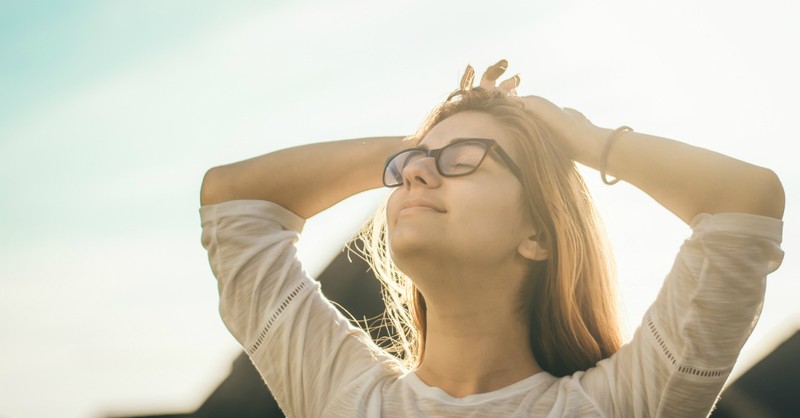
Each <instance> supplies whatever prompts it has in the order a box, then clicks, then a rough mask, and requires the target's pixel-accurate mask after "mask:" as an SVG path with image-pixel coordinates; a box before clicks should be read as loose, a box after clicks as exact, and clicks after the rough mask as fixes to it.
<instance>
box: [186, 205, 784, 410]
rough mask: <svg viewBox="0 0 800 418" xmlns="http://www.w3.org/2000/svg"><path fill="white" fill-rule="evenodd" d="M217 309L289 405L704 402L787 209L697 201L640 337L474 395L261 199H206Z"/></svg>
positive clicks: (749, 311)
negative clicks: (557, 372)
mask: <svg viewBox="0 0 800 418" xmlns="http://www.w3.org/2000/svg"><path fill="white" fill-rule="evenodd" d="M200 215H201V219H202V226H203V234H202V243H203V246H204V247H205V248H206V249H207V250H208V257H209V260H210V263H211V268H212V270H213V272H214V275H215V276H216V277H217V279H218V284H219V292H220V314H221V316H222V319H223V321H224V323H225V325H226V326H227V327H228V329H229V330H230V332H231V333H232V334H233V336H234V337H235V338H236V339H237V340H238V341H239V342H240V343H241V344H242V346H243V347H244V349H245V350H246V352H247V354H248V355H249V356H250V359H251V360H252V362H253V364H254V365H255V366H256V368H257V369H258V371H259V372H260V373H261V375H262V377H263V378H264V380H265V381H266V382H267V385H268V386H269V388H270V390H271V391H272V394H273V396H275V399H276V400H277V401H278V404H279V405H280V407H281V408H282V409H283V411H284V413H285V414H286V415H287V416H290V417H378V416H385V417H412V416H413V417H418V416H436V417H522V416H525V417H530V416H534V417H578V416H580V417H648V416H657V417H695V416H706V415H707V414H708V413H709V412H710V410H711V408H712V406H713V405H714V402H715V401H716V398H717V395H718V394H719V392H720V390H721V388H722V385H723V383H724V382H725V379H727V377H728V375H729V374H730V372H731V369H732V367H733V365H734V362H735V361H736V357H737V356H738V354H739V350H741V348H742V346H743V345H744V342H745V341H746V340H747V338H748V336H749V335H750V332H751V330H752V328H753V326H754V325H755V323H756V320H757V319H758V315H759V313H760V311H761V304H762V302H763V298H764V289H765V277H766V275H767V274H768V273H770V272H772V271H774V270H775V269H776V268H777V267H778V266H779V265H780V263H781V260H782V258H783V252H782V250H781V249H780V242H781V233H782V228H783V223H782V222H781V221H780V220H777V219H773V218H767V217H762V216H756V215H748V214H737V213H723V214H717V215H708V214H702V215H698V216H697V217H696V218H695V219H694V221H693V222H692V225H691V226H692V230H693V233H692V236H691V237H690V238H689V239H688V240H686V241H685V242H684V244H683V245H682V246H681V249H680V253H679V254H678V256H677V259H676V261H675V264H674V266H673V268H672V271H671V272H670V273H669V275H668V276H667V277H666V279H665V281H664V285H663V288H662V289H661V291H660V293H659V295H658V297H657V298H656V301H655V302H654V303H653V305H652V306H651V307H650V308H649V310H648V311H647V313H646V315H645V317H644V319H643V321H642V324H641V326H640V327H639V328H638V329H637V331H636V333H635V334H634V336H633V338H632V340H631V341H630V342H629V343H628V344H626V345H624V346H623V347H622V349H621V350H620V351H619V352H617V353H616V354H614V355H613V356H611V357H610V358H608V359H605V360H603V361H600V362H599V363H597V365H596V366H595V367H593V368H591V369H589V370H587V371H585V372H577V373H575V374H573V375H571V376H565V377H562V378H556V377H554V376H552V375H550V374H548V373H546V372H540V373H537V374H534V375H533V376H530V377H528V378H526V379H524V380H521V381H519V382H517V383H514V384H512V385H510V386H507V387H505V388H502V389H499V390H496V391H493V392H488V393H481V394H476V395H470V396H466V397H463V398H454V397H452V396H450V395H448V394H447V393H445V392H444V391H443V390H441V389H439V388H436V387H430V386H428V385H426V384H425V383H424V382H422V381H421V380H420V379H419V378H418V377H417V376H416V374H415V373H414V372H413V371H408V370H404V369H403V368H402V367H401V366H400V365H399V363H398V362H397V361H396V360H395V359H394V358H393V357H392V356H390V355H388V354H386V353H385V352H383V351H381V350H380V349H379V348H378V347H377V346H375V344H374V343H373V342H372V340H371V339H370V337H369V335H368V334H366V333H365V332H364V331H362V330H361V329H359V328H356V327H354V326H353V325H351V323H350V321H349V320H348V319H347V318H346V317H344V316H343V315H342V314H341V313H340V312H339V311H338V310H337V309H336V308H335V307H334V306H333V305H332V303H331V302H330V301H329V300H328V299H326V298H325V296H324V295H323V294H322V293H321V292H320V285H319V283H318V282H316V281H315V280H313V279H312V278H310V277H308V275H307V274H306V273H305V271H304V270H303V267H302V266H301V265H300V262H299V261H298V259H297V255H296V250H295V245H294V244H295V243H296V241H297V239H298V237H299V233H300V231H301V229H302V227H303V224H304V220H303V219H302V218H300V217H298V216H297V215H295V214H293V213H292V212H290V211H288V210H286V209H284V208H283V207H281V206H279V205H277V204H274V203H270V202H264V201H255V200H244V201H230V202H224V203H220V204H216V205H208V206H203V207H202V208H201V209H200Z"/></svg>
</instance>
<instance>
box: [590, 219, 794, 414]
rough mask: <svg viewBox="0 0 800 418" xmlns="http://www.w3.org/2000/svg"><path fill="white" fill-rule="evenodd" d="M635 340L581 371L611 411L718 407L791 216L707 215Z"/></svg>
mask: <svg viewBox="0 0 800 418" xmlns="http://www.w3.org/2000/svg"><path fill="white" fill-rule="evenodd" d="M691 227H692V231H693V232H692V235H691V237H690V238H689V239H688V240H686V241H685V242H684V243H683V245H682V246H681V250H680V252H679V254H678V256H677V258H676V260H675V263H674V265H673V267H672V270H671V271H670V273H669V274H668V276H667V277H666V279H665V281H664V284H663V286H662V288H661V291H660V292H659V294H658V297H657V298H656V301H655V302H654V303H653V305H651V306H650V308H649V309H648V311H647V313H646V314H645V317H644V319H643V321H642V324H641V325H640V327H639V328H638V329H637V330H636V332H635V334H634V337H633V339H632V340H631V342H630V343H628V344H626V345H625V346H623V347H622V348H621V349H620V351H619V352H617V353H616V354H614V355H613V356H611V357H610V358H608V359H605V360H603V361H601V362H599V363H598V364H597V366H596V367H595V368H592V369H590V370H588V371H587V372H586V373H585V374H582V373H579V374H578V375H577V376H576V377H577V378H579V379H580V380H581V386H582V387H583V388H584V390H586V392H587V394H588V395H589V396H591V397H592V398H594V399H595V401H596V402H597V404H598V405H599V406H600V408H601V409H603V410H605V411H606V413H607V414H608V415H609V416H636V417H690V416H691V417H694V416H698V417H699V416H707V415H708V413H709V412H710V411H711V409H712V407H713V406H714V403H715V402H716V399H717V396H718V394H719V392H720V390H721V389H722V386H723V384H724V383H725V380H726V379H727V378H728V376H729V375H730V373H731V370H732V369H733V365H734V363H735V362H736V359H737V357H738V355H739V352H740V350H741V349H742V346H743V345H744V343H745V341H746V340H747V338H748V337H749V336H750V333H751V331H752V330H753V327H754V326H755V324H756V322H757V320H758V317H759V315H760V313H761V307H762V303H763V300H764V292H765V287H766V276H767V274H769V273H771V272H773V271H774V270H775V269H777V268H778V266H779V265H780V263H781V261H782V259H783V251H782V250H781V249H780V242H781V238H782V237H781V235H782V228H783V222H782V221H780V220H778V219H774V218H768V217H763V216H757V215H750V214H741V213H721V214H715V215H709V214H701V215H698V216H697V217H695V219H694V220H693V221H692V223H691Z"/></svg>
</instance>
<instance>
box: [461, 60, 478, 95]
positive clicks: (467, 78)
mask: <svg viewBox="0 0 800 418" xmlns="http://www.w3.org/2000/svg"><path fill="white" fill-rule="evenodd" d="M474 80H475V70H474V69H473V68H472V66H471V65H469V64H467V69H466V70H464V75H463V76H461V84H460V87H461V90H463V91H467V90H469V89H471V88H472V83H473V81H474Z"/></svg>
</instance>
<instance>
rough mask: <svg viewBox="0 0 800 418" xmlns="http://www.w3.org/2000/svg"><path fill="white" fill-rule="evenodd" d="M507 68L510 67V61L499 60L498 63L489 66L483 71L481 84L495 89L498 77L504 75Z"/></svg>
mask: <svg viewBox="0 0 800 418" xmlns="http://www.w3.org/2000/svg"><path fill="white" fill-rule="evenodd" d="M506 68H508V61H506V60H500V61H497V63H496V64H494V65H492V66H490V67H489V68H487V69H486V71H485V72H484V73H483V77H481V84H480V86H481V87H483V88H485V89H488V90H491V89H494V84H495V82H496V81H497V79H498V78H500V76H501V75H503V73H504V72H505V71H506Z"/></svg>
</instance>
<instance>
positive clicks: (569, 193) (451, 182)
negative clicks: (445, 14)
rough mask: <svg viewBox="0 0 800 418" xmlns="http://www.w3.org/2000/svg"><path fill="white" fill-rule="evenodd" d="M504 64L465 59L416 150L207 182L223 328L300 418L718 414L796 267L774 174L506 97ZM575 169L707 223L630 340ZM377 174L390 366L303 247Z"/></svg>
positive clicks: (276, 161)
mask: <svg viewBox="0 0 800 418" xmlns="http://www.w3.org/2000/svg"><path fill="white" fill-rule="evenodd" d="M506 66H507V63H506V62H505V61H500V62H498V63H497V64H495V65H494V66H492V67H489V69H488V70H487V71H486V73H485V74H484V75H483V77H482V79H481V81H480V84H479V87H477V88H472V86H473V74H474V72H473V71H472V69H471V67H468V68H467V72H466V73H465V75H464V78H463V79H462V82H461V88H460V89H459V90H458V91H456V92H455V93H454V94H453V95H451V97H450V98H449V99H448V100H447V101H446V102H445V103H444V104H443V105H441V106H440V107H438V108H437V109H435V110H434V112H433V113H432V114H431V116H430V118H429V119H428V120H427V121H426V123H424V124H423V126H422V127H421V129H420V130H419V132H418V133H417V134H416V135H413V136H411V137H409V138H406V139H403V138H400V137H383V138H369V139H356V140H349V141H338V142H325V143H319V144H314V145H307V146H301V147H296V148H291V149H286V150H282V151H278V152H274V153H271V154H267V155H264V156H261V157H257V158H253V159H250V160H246V161H242V162H239V163H235V164H230V165H226V166H222V167H217V168H214V169H212V170H210V171H209V172H208V173H207V174H206V177H205V179H204V181H203V187H202V193H201V203H202V208H201V209H200V213H201V218H202V222H203V237H202V240H203V245H204V247H205V248H206V249H207V250H208V251H209V259H210V262H211V267H212V269H213V271H214V274H215V275H216V277H217V278H218V282H219V290H220V311H221V315H222V318H223V320H224V322H225V324H226V326H227V327H228V328H229V330H230V331H231V333H232V334H233V335H234V336H235V337H236V338H237V340H238V341H239V342H240V343H241V344H242V345H243V347H244V348H245V349H246V351H247V353H248V355H249V356H250V358H251V360H252V361H253V363H254V364H255V366H256V367H257V368H258V370H259V371H260V373H261V374H262V376H263V377H264V379H265V381H266V382H267V384H268V385H269V387H270V389H271V391H272V393H273V395H274V396H275V398H276V399H277V400H278V403H279V404H280V406H281V408H282V409H283V410H284V411H285V412H286V414H287V415H288V416H302V417H318V416H347V417H353V416H369V417H372V416H453V417H464V416H476V417H478V416H480V417H483V416H504V417H505V416H549V417H561V416H592V417H594V416H606V417H608V416H623V417H628V416H630V417H633V416H635V417H642V416H664V417H673V416H681V417H689V416H705V415H707V414H708V412H709V410H710V409H711V408H712V406H713V404H714V402H715V399H716V396H717V394H718V393H719V391H720V389H721V388H722V385H723V383H724V382H725V379H726V378H727V376H728V375H729V373H730V371H731V369H732V366H733V364H734V362H735V360H736V357H737V355H738V353H739V350H740V349H741V347H742V345H743V344H744V342H745V340H746V339H747V337H748V335H749V333H750V331H751V330H752V327H753V325H754V323H755V320H756V319H757V317H758V314H759V312H760V307H761V303H762V301H763V294H764V286H765V276H766V275H767V274H768V273H770V272H771V271H774V270H775V269H776V268H777V267H778V265H779V264H780V261H781V259H782V255H783V253H782V251H781V250H780V246H779V244H780V239H781V230H782V222H781V221H780V218H781V217H782V215H783V207H784V196H783V189H782V186H781V183H780V181H779V180H778V179H777V177H776V176H775V174H774V173H773V172H771V171H770V170H768V169H765V168H761V167H756V166H753V165H750V164H747V163H744V162H741V161H738V160H735V159H732V158H730V157H726V156H723V155H720V154H717V153H714V152H711V151H707V150H703V149H700V148H695V147H692V146H689V145H686V144H683V143H680V142H676V141H672V140H668V139H664V138H659V137H655V136H650V135H645V134H640V133H637V132H633V131H632V130H630V129H629V128H625V127H623V128H620V129H615V130H610V129H604V128H600V127H597V126H595V125H593V124H592V123H591V122H589V121H588V120H587V119H586V118H584V117H583V116H582V115H581V114H580V113H578V112H576V111H574V110H570V109H561V108H559V107H557V106H555V105H554V104H552V103H550V102H548V101H547V100H545V99H542V98H538V97H533V96H528V97H523V98H520V97H517V96H516V92H515V89H516V87H517V84H518V82H519V77H516V76H515V77H513V78H511V79H508V80H506V81H503V82H502V83H500V84H499V85H497V82H496V80H497V79H498V78H499V77H500V75H501V74H502V73H503V72H504V71H505V68H506ZM387 157H388V158H387ZM384 162H385V164H384ZM575 162H580V163H582V164H584V165H587V166H589V167H593V168H596V169H598V170H599V171H600V172H601V175H602V177H603V179H604V180H605V181H607V182H608V183H613V182H611V181H608V180H607V177H606V176H607V174H608V175H613V176H616V178H618V179H623V180H625V181H627V182H629V183H631V184H633V185H635V186H636V187H638V188H640V189H641V190H643V191H644V192H646V193H648V194H649V195H650V196H652V197H653V198H654V199H656V200H657V201H658V202H659V203H661V204H662V205H663V206H664V207H665V208H667V209H668V210H670V211H671V212H673V213H674V214H675V215H676V216H678V217H679V218H681V219H682V220H683V221H685V222H687V223H688V224H690V225H691V226H692V229H693V234H692V236H691V237H690V238H689V239H688V240H687V241H686V242H685V243H684V245H683V246H682V248H681V251H680V253H679V255H678V257H677V260H676V262H675V266H674V268H673V270H672V271H671V272H670V274H669V275H668V277H667V279H666V280H665V283H664V287H663V289H662V291H661V292H660V294H659V296H658V298H657V300H656V301H655V302H654V304H653V305H652V306H651V308H650V309H649V310H648V312H647V314H646V316H645V318H644V320H643V322H642V326H641V327H640V328H639V330H638V331H637V332H636V333H635V335H634V337H633V339H632V341H631V342H629V343H628V344H626V345H624V346H621V344H620V337H619V332H618V326H617V323H616V318H615V313H614V308H615V302H614V300H613V295H614V290H613V283H614V279H613V269H612V266H611V261H610V257H609V255H608V254H609V252H608V251H607V249H606V244H605V239H604V235H603V233H602V231H601V228H600V223H599V220H598V219H597V217H596V212H595V210H594V208H593V205H592V202H591V198H590V197H589V194H588V191H587V190H586V186H585V184H584V183H583V181H582V178H581V176H580V174H579V173H578V171H577V169H576V165H575ZM381 172H382V173H383V176H382V177H381ZM382 183H383V185H384V186H387V187H394V190H393V191H392V193H391V195H390V196H389V198H388V199H387V201H386V204H385V206H384V207H382V209H381V211H379V213H378V214H377V215H376V217H375V219H374V220H373V222H372V225H371V226H372V228H371V229H369V230H368V232H367V233H366V234H365V237H366V238H367V240H366V242H367V245H366V250H368V252H369V253H370V254H368V256H369V258H370V260H371V261H372V262H373V265H374V269H375V272H376V273H377V275H378V276H379V277H380V278H381V279H382V280H383V281H384V293H385V297H386V300H387V306H388V308H387V309H388V314H389V317H390V318H391V319H392V321H393V325H394V329H396V330H401V332H399V333H398V336H397V338H396V341H395V342H396V344H395V346H394V348H395V350H396V353H395V354H396V355H392V354H390V353H388V352H387V351H386V350H383V349H381V348H379V347H378V346H376V345H375V344H374V343H373V342H372V341H371V340H370V338H369V336H368V335H367V334H366V333H364V332H363V331H361V330H359V329H357V328H354V327H353V326H351V324H350V323H349V321H348V320H347V319H346V318H345V317H344V316H342V315H341V314H340V313H339V312H338V311H337V310H336V309H335V308H334V307H333V305H332V304H331V303H330V302H329V301H328V300H327V299H326V298H325V297H324V296H323V295H322V294H321V293H320V292H319V285H318V284H317V283H316V282H315V281H313V280H312V279H310V278H308V277H307V276H306V274H305V273H304V271H303V269H302V266H301V265H300V264H299V262H298V261H297V258H296V255H295V249H294V247H293V245H294V243H295V241H296V240H297V237H298V234H299V232H300V230H301V229H302V226H303V222H304V220H305V219H307V218H309V217H311V216H313V215H314V214H316V213H319V212H320V211H322V210H325V209H326V208H328V207H330V206H332V205H333V204H335V203H337V202H339V201H340V200H342V199H344V198H346V197H348V196H351V195H353V194H355V193H358V192H361V191H364V190H367V189H371V188H376V187H379V186H381V184H382Z"/></svg>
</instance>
